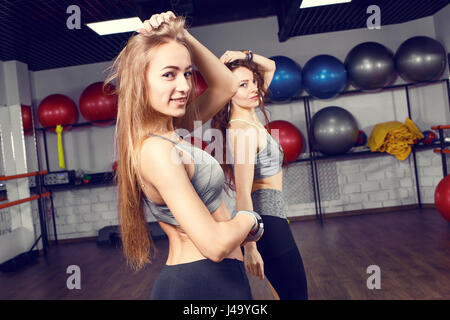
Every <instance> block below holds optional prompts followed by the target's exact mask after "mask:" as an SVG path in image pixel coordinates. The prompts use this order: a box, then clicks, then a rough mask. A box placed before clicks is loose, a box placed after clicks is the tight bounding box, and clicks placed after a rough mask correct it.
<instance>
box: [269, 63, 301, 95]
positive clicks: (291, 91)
mask: <svg viewBox="0 0 450 320" xmlns="http://www.w3.org/2000/svg"><path fill="white" fill-rule="evenodd" d="M270 59H272V60H273V61H275V64H276V70H275V73H274V75H273V78H272V82H271V83H270V86H269V97H270V100H271V101H274V102H281V101H286V100H290V99H291V98H293V97H294V96H295V95H297V94H298V93H299V92H300V91H301V89H302V69H301V67H300V66H299V65H298V64H297V63H296V62H295V61H294V60H292V59H290V58H288V57H285V56H274V57H271V58H270Z"/></svg>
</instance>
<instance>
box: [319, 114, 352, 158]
mask: <svg viewBox="0 0 450 320" xmlns="http://www.w3.org/2000/svg"><path fill="white" fill-rule="evenodd" d="M358 133H359V129H358V124H357V122H356V120H355V118H354V117H353V115H352V114H351V113H350V112H348V111H347V110H345V109H343V108H341V107H337V106H330V107H326V108H323V109H321V110H319V112H317V113H316V114H314V116H313V118H312V120H311V137H312V140H313V141H312V142H313V145H314V148H315V149H317V150H319V151H320V152H322V153H325V154H329V155H334V154H342V153H345V152H347V151H348V150H350V149H351V148H352V147H354V146H355V144H356V143H357V141H358Z"/></svg>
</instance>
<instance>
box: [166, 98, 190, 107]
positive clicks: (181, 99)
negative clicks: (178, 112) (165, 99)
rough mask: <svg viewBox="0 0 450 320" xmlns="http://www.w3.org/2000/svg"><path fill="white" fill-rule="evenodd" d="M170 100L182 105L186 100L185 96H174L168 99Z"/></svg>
mask: <svg viewBox="0 0 450 320" xmlns="http://www.w3.org/2000/svg"><path fill="white" fill-rule="evenodd" d="M170 101H173V102H175V103H176V104H178V105H184V104H185V103H186V102H187V98H186V97H183V98H174V99H170Z"/></svg>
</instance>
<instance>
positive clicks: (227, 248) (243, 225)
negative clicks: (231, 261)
mask: <svg viewBox="0 0 450 320" xmlns="http://www.w3.org/2000/svg"><path fill="white" fill-rule="evenodd" d="M254 224H255V220H254V218H253V217H252V216H251V215H249V214H239V215H237V216H236V217H234V218H233V219H231V220H229V221H223V222H217V226H216V227H217V228H216V235H217V239H220V246H221V248H222V250H221V252H222V254H221V257H220V259H219V260H222V259H223V258H225V257H226V256H228V255H229V254H230V253H231V252H232V251H233V250H235V249H236V248H238V247H239V246H240V245H241V243H242V242H244V240H245V238H246V237H247V236H248V234H249V232H250V230H251V229H252V227H253V226H254ZM253 243H254V242H253Z"/></svg>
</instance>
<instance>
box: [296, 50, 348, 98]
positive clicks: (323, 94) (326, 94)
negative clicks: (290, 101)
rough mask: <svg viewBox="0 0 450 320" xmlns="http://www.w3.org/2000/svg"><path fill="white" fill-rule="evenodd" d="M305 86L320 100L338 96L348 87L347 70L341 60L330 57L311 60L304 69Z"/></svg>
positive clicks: (323, 56) (324, 56) (316, 57)
mask: <svg viewBox="0 0 450 320" xmlns="http://www.w3.org/2000/svg"><path fill="white" fill-rule="evenodd" d="M302 75H303V86H304V87H305V90H306V91H308V93H309V94H310V95H312V96H314V97H316V98H319V99H329V98H333V97H335V96H337V95H338V94H339V93H340V92H342V90H344V88H345V86H346V85H347V70H346V69H345V66H344V64H343V63H342V62H341V61H339V59H337V58H335V57H333V56H330V55H326V54H323V55H319V56H315V57H314V58H311V59H310V60H309V61H308V62H307V63H306V64H305V66H304V68H303V72H302Z"/></svg>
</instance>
